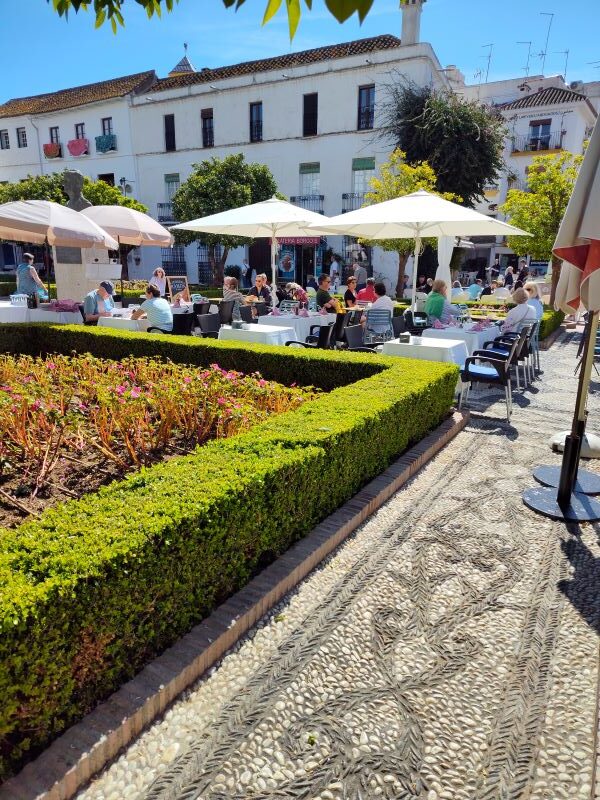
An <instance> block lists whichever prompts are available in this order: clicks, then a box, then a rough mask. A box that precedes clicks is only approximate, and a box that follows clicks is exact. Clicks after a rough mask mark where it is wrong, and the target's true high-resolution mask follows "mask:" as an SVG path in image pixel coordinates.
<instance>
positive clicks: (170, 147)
mask: <svg viewBox="0 0 600 800" xmlns="http://www.w3.org/2000/svg"><path fill="white" fill-rule="evenodd" d="M164 121H165V150H166V151H167V153H172V152H173V151H174V150H177V147H176V144H175V114H165V116H164Z"/></svg>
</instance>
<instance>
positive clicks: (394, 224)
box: [311, 190, 529, 306]
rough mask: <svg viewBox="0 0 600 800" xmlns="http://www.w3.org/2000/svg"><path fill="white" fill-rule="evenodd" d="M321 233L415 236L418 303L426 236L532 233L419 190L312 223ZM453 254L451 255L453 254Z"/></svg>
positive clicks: (414, 274)
mask: <svg viewBox="0 0 600 800" xmlns="http://www.w3.org/2000/svg"><path fill="white" fill-rule="evenodd" d="M311 228H312V229H313V230H315V231H319V232H321V233H333V234H344V235H347V236H358V237H362V238H364V239H414V240H415V265H414V269H413V291H412V302H413V306H414V303H415V293H416V286H417V272H418V265H419V254H420V251H421V243H422V240H423V239H424V238H427V237H437V238H439V237H445V236H451V237H455V236H507V235H509V234H510V235H512V236H529V234H528V233H526V232H525V231H522V230H521V229H520V228H515V227H514V226H513V225H509V224H508V223H506V222H501V221H500V220H497V219H493V218H492V217H486V216H485V214H480V213H479V212H477V211H473V209H471V208H465V207H464V206H459V205H458V204H457V203H451V202H449V201H448V200H443V199H442V198H441V197H437V195H434V194H431V193H430V192H426V191H423V190H420V191H418V192H412V193H411V194H407V195H404V196H403V197H397V198H395V199H394V200H386V201H385V202H383V203H376V204H374V205H371V206H363V207H362V208H359V209H357V210H356V211H350V212H348V213H347V214H340V215H339V216H337V217H330V218H329V219H328V220H327V221H326V222H324V221H323V220H321V221H320V224H319V222H317V223H315V224H313V225H311ZM450 255H451V254H450Z"/></svg>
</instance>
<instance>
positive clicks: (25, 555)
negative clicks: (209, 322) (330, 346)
mask: <svg viewBox="0 0 600 800" xmlns="http://www.w3.org/2000/svg"><path fill="white" fill-rule="evenodd" d="M0 350H2V351H4V352H24V353H31V354H43V353H48V352H57V351H58V352H63V353H68V352H70V351H71V350H76V351H78V352H83V351H88V352H91V353H94V354H96V355H104V356H105V357H106V358H120V357H121V356H122V355H125V354H127V355H136V356H142V355H151V354H155V355H157V356H159V357H164V358H170V359H172V360H173V361H176V362H178V363H188V364H198V365H204V366H205V365H208V364H210V363H213V362H217V363H219V364H220V365H221V366H223V367H230V368H235V369H239V370H243V371H245V372H252V371H254V370H260V371H261V372H262V373H263V374H264V375H265V377H268V378H272V379H278V380H280V381H281V382H283V383H289V382H292V381H295V382H297V383H302V384H312V385H315V386H320V387H321V388H324V389H330V390H332V391H331V392H330V393H329V394H326V395H323V396H321V397H319V398H317V399H315V400H314V401H311V402H310V403H306V404H305V405H304V406H302V407H301V408H299V409H297V410H295V411H293V412H288V413H285V414H281V415H278V416H274V417H271V418H269V419H267V420H265V422H264V424H262V425H259V426H257V427H255V428H254V429H253V430H252V431H249V432H247V433H245V434H243V435H240V436H237V437H233V438H231V439H228V440H220V441H214V442H210V443H208V444H207V445H205V446H203V447H201V448H198V450H197V451H196V452H195V453H194V454H192V455H190V456H185V457H182V458H177V459H173V460H171V461H169V462H167V463H163V464H159V465H157V466H155V467H152V468H150V469H143V470H142V471H141V472H139V473H136V474H133V475H131V476H129V477H128V478H126V479H125V480H122V481H118V482H115V483H113V484H111V485H110V486H108V487H105V488H103V489H101V490H100V491H99V492H97V493H94V494H90V495H88V496H86V497H84V498H82V499H81V500H77V501H70V502H67V503H64V504H62V505H61V506H57V507H55V508H52V509H49V510H48V511H47V512H45V513H44V514H43V515H42V517H41V518H40V519H39V520H35V521H30V522H27V523H25V524H23V525H21V526H20V527H19V528H18V529H15V530H8V531H3V532H2V537H1V544H0V587H1V588H0V630H1V631H2V636H1V638H0V696H1V697H2V704H1V706H0V757H1V762H0V776H2V777H6V776H8V775H9V774H10V773H11V771H12V770H14V769H15V768H16V767H17V766H18V765H19V763H22V761H23V759H24V758H26V757H30V756H31V754H34V753H35V752H36V751H38V750H39V749H40V748H41V747H43V746H44V745H46V744H47V743H48V742H49V741H50V740H51V739H52V738H53V737H55V736H56V735H57V734H58V733H59V732H60V731H61V730H63V729H64V728H65V727H66V726H67V725H69V724H70V723H72V722H73V721H75V720H77V719H78V718H80V717H81V716H82V715H83V714H85V713H86V712H87V711H88V710H90V709H91V708H93V707H94V705H95V704H96V703H97V702H98V701H99V700H100V699H102V698H104V697H106V696H107V695H109V694H110V693H111V692H112V691H114V690H115V689H116V688H117V687H118V686H119V685H121V684H122V683H123V682H124V681H125V680H127V679H128V678H130V677H132V676H133V675H134V674H135V673H136V672H137V671H139V669H140V668H141V667H142V666H143V665H144V664H145V663H147V661H148V660H149V659H151V658H152V657H154V656H155V655H156V654H157V653H159V652H161V651H162V650H164V649H165V648H166V647H167V646H169V645H170V644H171V643H172V642H174V641H175V640H176V639H177V638H178V637H179V636H181V635H182V634H183V633H184V632H186V631H188V630H189V629H190V628H191V627H192V626H193V625H194V624H196V623H198V622H199V621H200V620H201V619H202V618H203V617H205V616H206V615H207V614H208V613H209V612H210V611H211V610H212V609H214V608H215V607H216V606H217V605H218V604H219V603H220V602H222V601H223V600H224V599H225V598H226V597H227V596H229V595H231V594H232V593H233V592H235V591H236V590H238V589H239V588H240V587H242V586H243V585H244V584H245V583H247V581H248V579H249V578H250V577H251V576H252V575H253V574H255V573H256V572H257V571H258V570H260V569H261V568H262V567H263V566H264V565H265V564H267V563H268V562H270V561H271V560H272V559H274V558H275V557H276V556H277V555H279V554H281V553H283V552H284V551H285V550H286V549H287V548H289V546H290V545H291V544H292V543H293V542H294V541H296V540H298V539H299V538H301V537H302V536H303V535H305V534H306V533H307V532H308V531H310V530H311V528H313V527H314V525H315V524H316V523H317V522H319V521H320V520H322V519H323V518H325V517H326V516H327V515H328V514H330V513H331V512H332V511H333V509H335V508H337V507H338V506H339V505H341V504H342V503H343V502H345V501H346V500H348V499H349V498H350V497H352V495H353V494H355V493H356V491H358V490H359V489H360V487H361V486H363V485H364V484H365V483H366V482H367V481H369V480H370V479H372V478H373V477H374V476H376V475H377V474H379V473H380V472H381V471H382V470H383V469H385V468H386V467H387V466H388V465H389V464H390V463H391V462H392V461H393V460H394V459H395V458H396V457H397V456H398V455H399V454H400V453H401V452H403V451H404V450H405V449H406V448H407V447H408V446H409V445H410V444H411V443H412V442H415V441H418V440H419V439H421V438H422V437H423V436H424V435H426V434H427V433H428V432H429V431H430V430H431V429H433V428H434V427H435V426H436V425H438V424H439V423H440V422H441V421H442V420H443V419H444V417H445V416H446V415H447V413H448V410H449V408H450V406H451V404H452V400H453V396H454V390H455V386H456V379H457V374H458V369H457V367H455V366H453V365H446V364H438V363H433V362H425V361H412V360H408V359H399V358H389V357H385V356H371V355H365V354H360V353H333V352H326V351H312V350H311V351H309V350H306V349H303V350H300V349H283V348H277V347H267V346H261V345H254V346H242V345H240V344H238V343H236V342H217V341H214V340H198V339H190V338H189V337H175V336H161V335H156V336H152V337H150V336H147V337H146V336H140V335H139V334H133V333H127V332H120V331H112V330H104V329H101V328H91V327H90V328H83V327H79V326H48V325H34V326H31V325H5V326H0ZM336 387H337V388H336Z"/></svg>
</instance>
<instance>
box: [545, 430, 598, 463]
mask: <svg viewBox="0 0 600 800" xmlns="http://www.w3.org/2000/svg"><path fill="white" fill-rule="evenodd" d="M569 435H570V431H562V432H561V433H555V434H554V436H552V438H551V439H550V441H549V444H550V447H551V449H552V450H554V452H555V453H562V452H563V450H564V449H565V438H566V437H567V436H569ZM581 457H582V458H600V436H597V435H596V434H595V433H584V435H583V440H582V442H581Z"/></svg>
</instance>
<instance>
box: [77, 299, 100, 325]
mask: <svg viewBox="0 0 600 800" xmlns="http://www.w3.org/2000/svg"><path fill="white" fill-rule="evenodd" d="M77 308H78V309H79V313H80V314H81V319H82V320H83V324H84V325H97V324H98V320H94V321H93V322H88V320H87V319H86V318H85V311H84V310H83V303H77Z"/></svg>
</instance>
